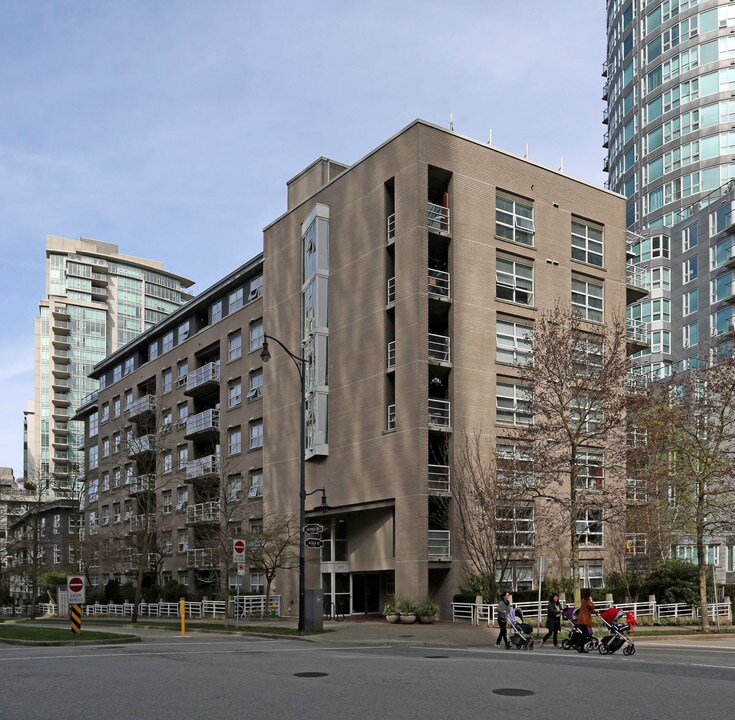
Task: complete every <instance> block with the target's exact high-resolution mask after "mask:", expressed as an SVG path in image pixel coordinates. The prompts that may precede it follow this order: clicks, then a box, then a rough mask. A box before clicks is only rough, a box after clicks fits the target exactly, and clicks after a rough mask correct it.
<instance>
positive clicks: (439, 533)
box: [428, 530, 452, 560]
mask: <svg viewBox="0 0 735 720" xmlns="http://www.w3.org/2000/svg"><path fill="white" fill-rule="evenodd" d="M450 539H451V538H450V531H449V530H429V544H428V549H429V558H430V559H431V558H434V559H437V558H439V559H442V560H449V559H450V558H451V557H452V552H451V545H450Z"/></svg>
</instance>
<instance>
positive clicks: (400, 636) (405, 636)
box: [398, 635, 416, 639]
mask: <svg viewBox="0 0 735 720" xmlns="http://www.w3.org/2000/svg"><path fill="white" fill-rule="evenodd" d="M398 637H399V638H407V639H410V638H415V637H416V636H415V635H399V636H398Z"/></svg>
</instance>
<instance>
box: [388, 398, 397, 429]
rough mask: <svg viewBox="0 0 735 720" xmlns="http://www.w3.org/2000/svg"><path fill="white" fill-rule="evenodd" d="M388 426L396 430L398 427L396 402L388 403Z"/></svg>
mask: <svg viewBox="0 0 735 720" xmlns="http://www.w3.org/2000/svg"><path fill="white" fill-rule="evenodd" d="M386 427H387V428H388V430H395V429H396V406H395V403H394V404H392V405H388V422H387V425H386Z"/></svg>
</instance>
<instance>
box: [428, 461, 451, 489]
mask: <svg viewBox="0 0 735 720" xmlns="http://www.w3.org/2000/svg"><path fill="white" fill-rule="evenodd" d="M450 489H451V488H450V483H449V465H429V492H430V493H448V492H450Z"/></svg>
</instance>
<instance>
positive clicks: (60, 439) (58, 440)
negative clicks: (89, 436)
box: [51, 433, 69, 449]
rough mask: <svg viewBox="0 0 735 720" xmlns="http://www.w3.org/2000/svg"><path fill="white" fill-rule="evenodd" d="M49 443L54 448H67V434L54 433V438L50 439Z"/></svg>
mask: <svg viewBox="0 0 735 720" xmlns="http://www.w3.org/2000/svg"><path fill="white" fill-rule="evenodd" d="M51 444H52V445H53V446H54V447H55V448H67V449H68V448H69V435H68V434H63V435H57V434H56V433H54V439H53V440H52V442H51Z"/></svg>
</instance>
